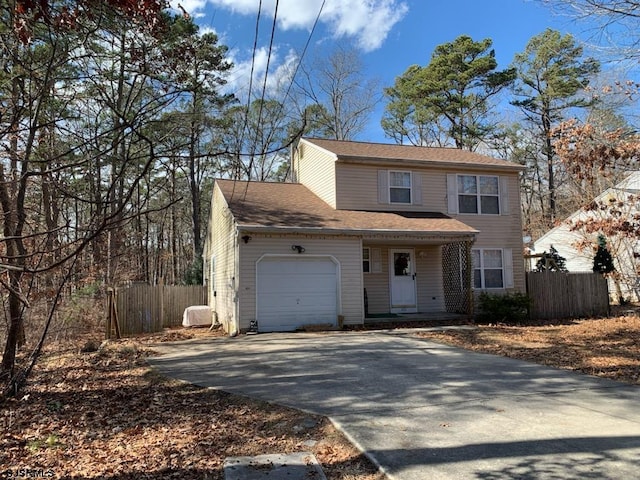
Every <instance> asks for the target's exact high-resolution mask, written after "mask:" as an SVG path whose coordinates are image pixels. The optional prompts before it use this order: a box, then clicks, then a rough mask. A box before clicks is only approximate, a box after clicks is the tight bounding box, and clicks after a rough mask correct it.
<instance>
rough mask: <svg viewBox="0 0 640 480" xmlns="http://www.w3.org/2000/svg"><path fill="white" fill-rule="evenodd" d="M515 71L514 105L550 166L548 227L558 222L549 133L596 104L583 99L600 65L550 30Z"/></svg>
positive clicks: (530, 46) (522, 55) (518, 60)
mask: <svg viewBox="0 0 640 480" xmlns="http://www.w3.org/2000/svg"><path fill="white" fill-rule="evenodd" d="M513 65H514V68H515V69H516V71H517V81H516V83H515V85H514V94H515V97H516V99H515V100H513V101H512V104H513V105H515V106H517V107H519V108H520V110H521V111H522V113H523V114H524V116H525V118H526V121H527V122H528V123H529V124H530V125H531V126H533V127H534V129H535V134H536V135H537V137H538V138H539V139H540V144H541V157H542V158H541V159H540V161H541V162H543V163H544V164H545V166H546V184H547V189H548V192H547V193H548V195H547V197H548V202H547V205H542V206H541V207H542V208H543V209H546V215H545V217H546V222H547V226H551V225H552V224H553V221H554V220H555V218H556V211H557V205H556V197H557V192H556V190H557V185H556V183H557V182H556V170H557V165H556V154H555V152H554V148H553V143H552V136H551V131H552V129H553V128H554V126H556V125H557V124H558V123H559V122H560V121H561V120H562V119H564V118H565V116H566V115H567V114H568V112H569V111H570V109H572V108H580V107H587V106H589V105H591V104H592V100H591V99H590V98H587V97H586V96H584V95H580V93H581V92H582V90H583V89H584V87H586V86H587V85H588V84H589V81H590V79H591V78H592V77H593V75H595V74H596V73H598V72H599V70H600V64H599V63H598V62H597V61H596V60H595V59H593V58H585V57H583V49H582V47H581V46H580V45H578V44H577V43H576V41H575V39H574V38H573V37H572V36H571V35H569V34H566V35H562V34H560V32H557V31H555V30H551V29H547V30H545V31H544V32H542V33H541V34H539V35H536V36H534V37H533V38H531V40H529V43H527V46H526V48H525V51H524V52H522V53H519V54H517V55H516V56H515V58H514V61H513Z"/></svg>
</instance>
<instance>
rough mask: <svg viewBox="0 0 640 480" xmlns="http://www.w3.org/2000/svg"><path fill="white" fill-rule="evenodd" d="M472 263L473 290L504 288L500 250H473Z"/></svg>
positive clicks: (503, 272) (502, 262)
mask: <svg viewBox="0 0 640 480" xmlns="http://www.w3.org/2000/svg"><path fill="white" fill-rule="evenodd" d="M471 261H472V263H473V288H476V289H480V290H482V289H490V288H504V287H505V271H504V261H503V257H502V249H500V248H474V249H472V250H471Z"/></svg>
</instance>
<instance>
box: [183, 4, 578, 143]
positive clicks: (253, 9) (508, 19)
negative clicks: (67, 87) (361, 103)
mask: <svg viewBox="0 0 640 480" xmlns="http://www.w3.org/2000/svg"><path fill="white" fill-rule="evenodd" d="M260 3H262V10H261V21H260V23H259V26H258V28H259V35H258V44H257V46H258V49H257V54H256V61H255V63H254V82H258V84H259V85H262V81H263V78H264V72H265V69H266V64H267V58H268V57H269V55H268V48H269V40H270V35H271V27H272V22H273V18H274V11H275V4H276V1H275V0H262V2H260V0H184V1H182V2H181V5H182V6H183V7H184V8H185V9H186V10H187V11H188V12H189V13H190V14H191V15H193V16H194V18H195V19H196V21H197V23H198V24H199V25H200V26H201V28H202V29H203V30H212V31H215V33H217V34H218V36H219V38H220V41H221V43H223V44H225V45H227V46H228V47H229V49H230V51H229V55H230V58H231V60H232V61H233V62H234V64H235V65H236V67H235V70H234V72H233V74H232V75H231V77H230V79H229V81H230V86H231V88H233V89H235V91H239V92H241V91H243V90H245V89H246V87H247V85H248V84H249V78H250V74H249V72H250V68H251V59H252V53H253V44H254V40H255V31H256V18H257V15H258V10H259V4H260ZM322 3H323V1H322V0H280V1H279V4H278V14H277V20H278V21H277V24H276V31H275V36H274V46H273V50H272V54H271V56H270V64H269V72H270V74H271V77H270V82H273V81H276V79H277V78H278V76H279V74H280V73H281V72H282V71H284V70H285V67H286V66H287V65H289V66H291V65H295V63H296V62H297V59H298V57H299V55H300V54H301V52H302V50H303V48H304V45H305V43H306V42H307V40H308V38H309V35H310V33H311V28H312V26H313V24H314V21H315V19H316V16H317V15H318V12H319V10H320V7H321V5H322ZM548 27H550V28H553V29H556V30H559V31H561V32H563V33H572V34H573V35H574V36H576V37H577V38H578V39H585V40H587V39H588V37H589V33H588V31H587V26H586V25H584V24H576V23H575V22H574V21H573V20H571V19H570V18H568V17H565V16H560V15H557V14H554V13H553V12H552V11H551V10H550V9H549V8H547V7H545V6H544V5H543V4H542V3H541V2H539V1H532V0H325V3H324V8H323V10H322V14H321V15H320V20H319V22H318V25H317V27H316V30H315V31H314V33H313V36H312V37H311V42H310V44H309V48H308V50H307V53H306V57H314V56H322V55H323V54H326V53H327V52H329V51H330V50H332V48H333V47H335V45H336V44H338V43H339V44H342V45H349V46H353V47H355V48H356V49H358V50H359V51H360V53H361V56H362V60H363V63H364V64H365V67H366V72H365V73H366V75H367V76H368V77H371V78H377V79H379V81H380V83H381V85H382V86H383V87H384V86H391V85H393V82H394V80H395V78H396V77H397V76H399V75H401V74H402V73H403V72H404V71H405V70H406V69H407V68H408V67H409V66H410V65H413V64H419V65H425V64H427V63H428V62H429V59H430V57H431V54H432V52H433V50H434V48H435V47H436V46H437V45H440V44H442V43H446V42H450V41H452V40H454V39H455V38H456V37H458V36H459V35H462V34H466V35H469V36H471V37H472V38H473V39H474V40H482V39H484V38H491V39H492V40H493V48H494V49H495V52H496V58H497V60H498V63H499V68H501V69H502V68H506V67H508V66H509V64H510V63H511V61H512V59H513V56H514V55H515V54H516V53H518V52H521V51H522V50H524V48H525V45H526V44H527V42H528V40H529V39H530V38H531V37H532V36H533V35H536V34H538V33H540V32H542V31H544V30H545V29H546V28H548ZM306 57H305V58H306ZM382 109H383V105H381V106H380V108H378V109H377V111H376V114H375V115H374V117H373V118H372V119H371V122H370V125H369V127H368V128H367V131H366V132H363V134H361V135H360V136H359V138H358V139H359V140H371V141H387V140H385V138H384V135H383V132H382V129H381V128H380V127H379V123H380V115H381V113H382Z"/></svg>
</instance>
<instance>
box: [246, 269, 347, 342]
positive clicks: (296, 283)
mask: <svg viewBox="0 0 640 480" xmlns="http://www.w3.org/2000/svg"><path fill="white" fill-rule="evenodd" d="M257 272H258V283H257V285H258V298H257V300H258V304H257V310H258V311H257V318H258V329H259V330H260V331H261V332H267V331H290V330H295V329H297V328H300V327H303V326H304V325H310V324H318V323H330V324H335V322H336V315H337V311H338V309H337V299H338V293H337V292H338V279H337V266H336V264H335V263H334V262H333V261H332V260H331V259H330V258H328V257H320V258H277V257H276V258H264V259H262V260H261V261H260V262H258V266H257Z"/></svg>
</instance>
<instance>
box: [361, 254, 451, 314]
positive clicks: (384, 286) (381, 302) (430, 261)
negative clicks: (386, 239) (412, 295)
mask: <svg viewBox="0 0 640 480" xmlns="http://www.w3.org/2000/svg"><path fill="white" fill-rule="evenodd" d="M365 246H367V245H365ZM405 247H406V248H411V249H413V250H414V252H415V256H416V258H415V262H416V282H417V283H416V289H417V301H418V311H419V312H444V311H445V305H444V291H443V286H442V249H441V247H440V246H439V245H418V246H413V245H402V246H400V245H394V246H382V247H381V246H379V245H372V246H371V248H380V249H381V253H382V271H381V272H380V273H366V274H364V277H363V278H364V287H365V288H366V289H367V298H368V302H369V313H370V314H381V313H389V311H390V305H389V304H390V300H389V288H390V287H389V281H390V272H389V250H390V249H397V248H405Z"/></svg>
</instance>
